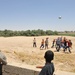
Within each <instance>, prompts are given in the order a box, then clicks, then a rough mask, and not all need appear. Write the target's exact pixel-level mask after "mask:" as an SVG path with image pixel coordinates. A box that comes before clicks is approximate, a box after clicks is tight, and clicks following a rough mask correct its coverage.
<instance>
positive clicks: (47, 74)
mask: <svg viewBox="0 0 75 75" xmlns="http://www.w3.org/2000/svg"><path fill="white" fill-rule="evenodd" d="M44 58H45V61H46V64H45V66H44V67H43V68H42V70H41V72H40V73H39V75H53V73H54V65H53V63H52V62H51V61H52V60H53V59H54V53H53V52H52V51H50V50H48V51H46V53H45V56H44Z"/></svg>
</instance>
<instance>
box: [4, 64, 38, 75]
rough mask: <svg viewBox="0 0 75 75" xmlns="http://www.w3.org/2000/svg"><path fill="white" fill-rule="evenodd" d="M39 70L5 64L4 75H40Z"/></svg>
mask: <svg viewBox="0 0 75 75" xmlns="http://www.w3.org/2000/svg"><path fill="white" fill-rule="evenodd" d="M38 74H39V71H35V70H30V69H26V68H21V67H16V66H11V65H5V66H3V75H38Z"/></svg>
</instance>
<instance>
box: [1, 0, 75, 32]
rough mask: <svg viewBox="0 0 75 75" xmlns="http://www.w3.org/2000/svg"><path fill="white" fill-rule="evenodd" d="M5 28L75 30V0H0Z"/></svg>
mask: <svg viewBox="0 0 75 75" xmlns="http://www.w3.org/2000/svg"><path fill="white" fill-rule="evenodd" d="M59 16H61V19H59V18H58V17H59ZM4 29H8V30H28V29H30V30H33V29H35V30H36V29H43V30H53V31H55V30H56V31H65V30H69V31H72V30H73V31H75V0H0V30H4Z"/></svg>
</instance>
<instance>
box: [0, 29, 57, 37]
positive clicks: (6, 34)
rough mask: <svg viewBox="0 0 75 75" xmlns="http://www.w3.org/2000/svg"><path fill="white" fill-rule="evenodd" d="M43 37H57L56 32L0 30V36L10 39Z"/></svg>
mask: <svg viewBox="0 0 75 75" xmlns="http://www.w3.org/2000/svg"><path fill="white" fill-rule="evenodd" d="M43 35H58V32H57V31H51V30H46V31H44V30H41V29H38V30H26V31H13V30H7V29H5V30H0V36H4V37H10V36H43Z"/></svg>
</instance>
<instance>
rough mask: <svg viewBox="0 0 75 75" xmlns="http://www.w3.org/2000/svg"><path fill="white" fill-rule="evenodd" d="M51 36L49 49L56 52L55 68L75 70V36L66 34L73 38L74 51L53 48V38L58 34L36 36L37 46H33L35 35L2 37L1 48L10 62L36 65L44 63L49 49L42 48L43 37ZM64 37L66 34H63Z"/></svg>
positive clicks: (68, 37) (0, 40) (0, 38)
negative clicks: (57, 50)
mask: <svg viewBox="0 0 75 75" xmlns="http://www.w3.org/2000/svg"><path fill="white" fill-rule="evenodd" d="M46 37H48V38H49V50H52V51H53V52H54V54H55V57H54V61H53V62H54V65H55V70H56V71H57V70H63V71H64V70H65V71H70V72H75V60H74V59H75V37H70V36H66V38H67V39H71V40H72V42H73V47H72V49H71V51H72V53H71V54H70V53H68V51H66V53H63V50H61V51H60V52H55V51H56V49H55V48H51V45H52V40H53V39H56V38H57V37H58V36H38V37H35V38H36V41H37V47H36V48H33V47H32V45H33V44H32V43H33V39H34V37H21V36H18V37H0V50H1V51H2V52H3V53H4V54H5V55H6V57H7V62H8V64H11V65H17V64H18V63H19V65H18V66H20V65H21V64H22V65H23V64H24V65H32V66H34V67H36V66H37V65H44V64H45V61H44V58H43V56H44V53H45V51H47V50H40V44H41V40H42V39H46ZM63 37H64V36H63Z"/></svg>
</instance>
